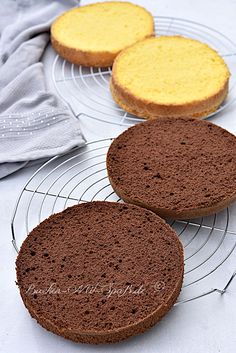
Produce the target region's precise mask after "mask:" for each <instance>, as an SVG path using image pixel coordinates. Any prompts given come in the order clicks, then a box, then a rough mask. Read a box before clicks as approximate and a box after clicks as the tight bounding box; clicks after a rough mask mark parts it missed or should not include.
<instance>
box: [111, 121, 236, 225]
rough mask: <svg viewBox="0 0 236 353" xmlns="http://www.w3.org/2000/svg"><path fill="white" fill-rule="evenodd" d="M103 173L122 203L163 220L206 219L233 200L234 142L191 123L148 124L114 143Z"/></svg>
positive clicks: (214, 129) (210, 128)
mask: <svg viewBox="0 0 236 353" xmlns="http://www.w3.org/2000/svg"><path fill="white" fill-rule="evenodd" d="M107 169H108V176H109V180H110V183H111V185H112V187H113V188H114V190H115V192H116V193H117V194H118V195H119V196H120V197H121V198H122V199H123V200H125V201H126V202H130V203H133V204H136V205H139V206H142V207H145V208H147V209H150V210H152V211H154V212H156V213H157V214H158V215H160V216H161V217H164V218H165V217H166V218H172V219H188V218H196V217H201V216H206V215H210V214H213V213H215V212H217V211H220V210H222V209H223V208H225V207H227V206H228V205H229V204H230V203H232V202H233V201H234V200H235V199H236V137H235V136H233V135H232V134H231V133H229V132H228V131H226V130H224V129H222V128H221V127H219V126H217V125H214V124H212V123H210V122H208V121H204V120H197V119H194V118H189V119H186V118H178V119H172V118H160V119H156V120H151V121H146V122H144V123H141V124H137V125H136V126H134V127H131V128H129V129H128V130H127V131H125V132H124V133H122V134H121V135H120V136H118V138H116V139H115V140H114V141H113V143H112V144H111V146H110V148H109V151H108V155H107Z"/></svg>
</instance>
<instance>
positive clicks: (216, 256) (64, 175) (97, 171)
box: [11, 139, 236, 304]
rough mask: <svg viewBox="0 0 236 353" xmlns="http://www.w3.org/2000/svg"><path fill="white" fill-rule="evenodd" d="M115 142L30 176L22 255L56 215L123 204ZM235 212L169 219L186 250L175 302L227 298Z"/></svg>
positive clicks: (19, 219)
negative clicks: (110, 156)
mask: <svg viewBox="0 0 236 353" xmlns="http://www.w3.org/2000/svg"><path fill="white" fill-rule="evenodd" d="M111 141H112V139H104V140H99V141H96V142H90V143H87V144H86V145H85V146H84V147H80V148H75V149H73V150H72V151H71V152H69V153H66V154H64V155H62V156H55V157H53V158H51V159H50V160H49V161H47V162H46V163H45V164H43V165H42V166H41V167H40V168H39V169H38V170H37V171H36V172H35V173H34V174H33V175H32V176H31V178H30V179H29V180H28V181H27V183H26V184H25V186H24V188H23V189H22V191H21V193H20V195H19V198H18V200H17V203H16V206H15V210H14V213H13V217H12V222H11V229H12V243H13V245H14V247H15V249H16V251H17V252H18V247H19V246H20V244H21V243H22V241H23V240H24V239H25V237H26V236H27V234H28V233H29V232H30V231H31V230H32V229H33V228H34V227H35V226H36V225H37V224H39V223H40V222H41V221H42V220H44V219H45V218H47V217H49V216H50V215H51V214H53V213H55V212H59V211H62V210H63V209H65V208H66V207H68V206H72V205H74V204H79V203H83V202H89V201H94V200H106V201H115V202H122V200H121V199H120V198H119V197H118V196H117V195H116V194H115V192H114V190H113V189H112V187H111V185H110V183H109V180H108V176H107V171H106V154H107V151H108V148H109V146H110V144H111ZM235 212H236V207H235V206H234V205H233V206H232V207H230V208H227V209H225V210H224V211H222V212H220V213H218V214H215V215H213V216H210V217H204V218H201V219H194V220H186V221H171V220H168V223H169V224H170V225H171V226H172V227H173V228H174V229H175V230H176V232H177V234H178V236H179V238H180V240H181V242H182V244H183V246H184V252H185V275H184V284H183V288H182V292H181V295H180V297H179V299H178V302H177V303H176V304H179V303H184V302H187V301H191V300H194V299H197V298H200V297H204V296H206V295H209V294H211V293H214V292H219V293H221V294H223V293H224V292H225V291H226V289H227V288H228V286H229V285H230V283H231V282H232V280H233V278H234V276H235V275H236V272H234V269H235V260H236V251H235V248H236V220H235V219H234V217H231V214H232V213H233V214H235ZM114 221H115V220H114ZM220 288H221V289H220ZM222 288H223V289H222Z"/></svg>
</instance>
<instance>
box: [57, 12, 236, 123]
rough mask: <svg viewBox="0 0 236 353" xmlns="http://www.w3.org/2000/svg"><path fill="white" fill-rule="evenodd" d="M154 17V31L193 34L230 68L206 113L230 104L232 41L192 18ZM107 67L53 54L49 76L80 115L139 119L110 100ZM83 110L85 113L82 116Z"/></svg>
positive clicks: (234, 83)
mask: <svg viewBox="0 0 236 353" xmlns="http://www.w3.org/2000/svg"><path fill="white" fill-rule="evenodd" d="M154 21H155V31H156V34H157V35H182V36H185V37H190V38H194V39H197V40H200V41H202V42H205V43H207V44H208V45H210V46H211V47H212V48H214V49H215V50H216V51H218V53H219V54H220V55H221V56H222V57H223V58H224V60H225V61H226V63H227V65H228V67H229V69H230V71H231V78H230V85H229V94H228V96H227V99H226V100H225V101H224V102H223V103H222V104H221V106H220V107H219V108H218V109H217V111H216V112H214V113H212V114H210V115H209V116H208V117H211V116H213V115H215V114H217V113H219V112H222V111H223V110H224V109H226V108H228V107H229V106H230V105H232V103H233V102H234V101H235V100H236V65H235V63H236V60H235V59H236V45H235V44H234V43H233V42H232V41H231V40H230V39H229V38H227V37H226V36H225V35H224V34H222V33H220V32H219V31H217V30H214V29H212V28H210V27H208V26H205V25H203V24H200V23H197V22H194V21H190V20H185V19H182V18H175V17H163V16H158V17H155V18H154ZM111 71H112V69H111V68H110V67H109V68H105V69H104V68H92V67H83V66H76V65H73V64H70V63H69V62H67V61H65V60H63V59H62V58H60V57H59V56H58V55H55V59H54V62H53V65H52V80H53V83H54V86H55V88H56V90H57V92H58V94H59V95H60V96H61V97H62V98H63V99H64V100H65V101H66V102H67V103H68V104H69V105H70V106H71V107H72V106H74V107H77V108H78V107H79V109H80V112H79V113H80V114H79V115H80V118H81V119H84V118H86V119H88V118H91V119H94V120H97V121H100V122H103V123H104V122H105V123H109V124H113V125H120V126H131V125H134V124H136V123H138V122H141V121H143V119H140V118H137V117H136V116H134V115H131V114H129V113H127V112H125V111H124V110H123V109H121V108H120V107H119V106H117V105H116V104H115V102H114V101H113V99H112V97H111V94H110V90H109V80H110V76H111ZM72 109H73V108H72ZM73 110H77V109H73ZM83 113H86V117H85V115H84V114H83Z"/></svg>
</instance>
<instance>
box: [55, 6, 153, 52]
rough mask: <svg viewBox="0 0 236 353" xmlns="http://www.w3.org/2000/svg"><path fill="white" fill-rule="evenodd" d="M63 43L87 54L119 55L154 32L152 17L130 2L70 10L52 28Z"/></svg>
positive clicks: (57, 38) (56, 37)
mask: <svg viewBox="0 0 236 353" xmlns="http://www.w3.org/2000/svg"><path fill="white" fill-rule="evenodd" d="M51 31H52V35H53V37H54V38H55V39H56V40H57V41H59V42H60V43H61V44H63V45H65V46H67V47H71V48H75V49H80V50H84V51H86V52H87V51H92V52H93V51H96V52H103V51H104V52H116V51H120V50H122V49H124V48H125V47H127V46H129V45H131V44H133V43H135V42H136V41H139V40H141V39H143V38H145V37H146V36H149V35H151V34H152V33H153V32H154V25H153V18H152V15H151V14H150V13H149V12H148V11H147V10H145V9H144V8H143V7H141V6H137V5H134V4H131V3H129V2H101V3H95V4H91V5H85V6H81V7H78V8H74V9H72V10H69V11H67V12H66V13H64V14H63V15H62V16H60V17H58V19H56V21H55V22H54V24H53V25H52V29H51Z"/></svg>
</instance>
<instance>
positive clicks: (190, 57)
mask: <svg viewBox="0 0 236 353" xmlns="http://www.w3.org/2000/svg"><path fill="white" fill-rule="evenodd" d="M229 76H230V73H229V70H228V68H227V66H226V64H225V62H224V60H223V59H222V58H221V57H220V56H219V54H218V53H217V52H216V51H215V50H213V49H212V48H210V47H209V46H208V45H206V44H204V43H201V42H199V41H197V40H193V39H189V38H184V37H181V36H161V37H156V38H149V39H146V40H143V41H141V42H139V43H136V44H134V45H133V46H131V47H129V48H127V49H126V50H124V51H122V53H120V54H119V55H118V57H117V58H116V60H115V62H114V65H113V69H112V79H111V85H110V88H111V93H112V96H113V98H114V100H115V101H116V103H117V104H118V105H119V106H120V107H122V108H123V109H124V110H126V111H127V112H129V113H132V114H135V115H137V116H138V117H144V118H147V119H154V118H159V117H173V118H175V117H195V118H201V117H205V116H207V115H209V114H210V113H212V112H214V111H215V110H216V109H217V108H218V107H219V106H220V104H221V103H222V102H223V100H224V99H225V97H226V95H227V92H228V83H229Z"/></svg>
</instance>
